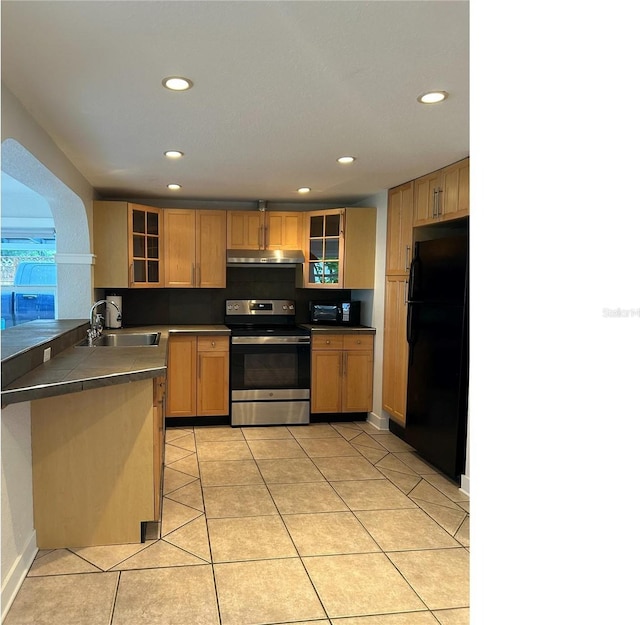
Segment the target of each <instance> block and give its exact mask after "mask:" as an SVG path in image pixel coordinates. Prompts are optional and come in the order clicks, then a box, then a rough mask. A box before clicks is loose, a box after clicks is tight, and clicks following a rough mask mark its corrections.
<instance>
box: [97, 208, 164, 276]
mask: <svg viewBox="0 0 640 625" xmlns="http://www.w3.org/2000/svg"><path fill="white" fill-rule="evenodd" d="M163 244H164V240H163V219H162V209H160V208H154V207H152V206H143V205H141V204H130V203H128V202H108V201H95V202H94V203H93V251H94V254H95V256H96V264H95V267H94V286H95V287H96V288H128V287H137V288H141V287H142V288H145V287H159V286H164V262H163Z"/></svg>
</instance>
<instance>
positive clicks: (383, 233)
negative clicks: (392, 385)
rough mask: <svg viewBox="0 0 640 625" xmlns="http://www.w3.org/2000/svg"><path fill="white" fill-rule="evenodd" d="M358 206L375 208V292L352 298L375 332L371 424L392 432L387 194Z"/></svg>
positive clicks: (360, 292) (362, 292)
mask: <svg viewBox="0 0 640 625" xmlns="http://www.w3.org/2000/svg"><path fill="white" fill-rule="evenodd" d="M356 206H375V207H376V209H377V211H376V241H375V245H376V268H375V289H374V290H373V291H371V290H353V291H352V292H351V297H352V298H353V299H355V300H360V301H362V302H363V303H362V306H363V307H364V313H363V320H362V322H363V323H364V324H365V325H371V326H372V327H374V328H375V329H376V336H375V343H374V352H373V409H372V411H371V414H370V415H369V419H368V420H369V421H370V422H371V423H372V424H373V425H375V426H376V427H379V428H380V429H382V430H387V429H389V416H388V415H387V414H386V412H384V411H383V409H382V357H383V353H382V345H383V344H384V283H385V280H384V271H385V263H386V256H387V252H386V250H387V192H386V191H382V192H380V193H377V194H376V195H372V196H371V197H369V198H367V199H366V200H364V201H362V202H360V203H359V204H356Z"/></svg>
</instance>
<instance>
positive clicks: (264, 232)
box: [262, 225, 267, 250]
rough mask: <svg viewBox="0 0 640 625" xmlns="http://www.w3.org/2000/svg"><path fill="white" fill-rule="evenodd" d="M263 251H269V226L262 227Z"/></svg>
mask: <svg viewBox="0 0 640 625" xmlns="http://www.w3.org/2000/svg"><path fill="white" fill-rule="evenodd" d="M262 249H263V250H266V249H267V226H266V225H265V226H262Z"/></svg>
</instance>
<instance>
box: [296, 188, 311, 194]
mask: <svg viewBox="0 0 640 625" xmlns="http://www.w3.org/2000/svg"><path fill="white" fill-rule="evenodd" d="M309 191H311V189H310V188H309V187H300V188H299V189H298V193H309Z"/></svg>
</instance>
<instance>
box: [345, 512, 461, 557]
mask: <svg viewBox="0 0 640 625" xmlns="http://www.w3.org/2000/svg"><path fill="white" fill-rule="evenodd" d="M355 515H356V516H357V517H358V519H360V521H361V522H362V524H363V525H364V526H365V527H366V529H367V531H368V532H369V533H370V534H371V536H373V538H374V539H375V541H376V542H377V543H378V544H379V545H380V547H382V549H383V550H384V551H404V550H408V549H437V548H443V547H457V546H458V544H457V542H456V541H455V540H454V539H453V538H452V537H451V536H450V535H449V534H447V532H445V531H444V530H443V529H442V528H441V527H440V526H439V525H438V524H437V523H436V522H435V521H434V520H433V519H431V518H430V517H429V516H428V515H427V514H425V513H424V512H423V511H422V510H420V509H414V510H362V511H359V512H356V513H355Z"/></svg>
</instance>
